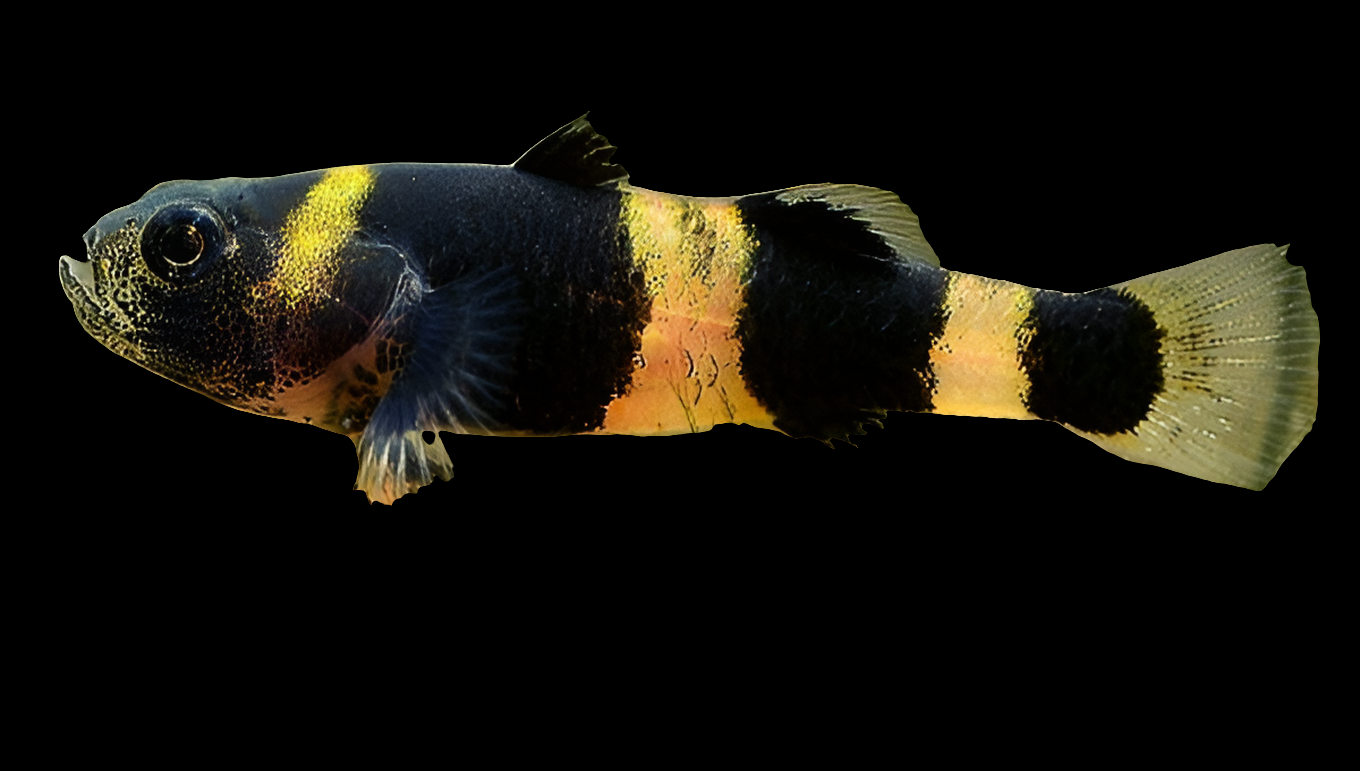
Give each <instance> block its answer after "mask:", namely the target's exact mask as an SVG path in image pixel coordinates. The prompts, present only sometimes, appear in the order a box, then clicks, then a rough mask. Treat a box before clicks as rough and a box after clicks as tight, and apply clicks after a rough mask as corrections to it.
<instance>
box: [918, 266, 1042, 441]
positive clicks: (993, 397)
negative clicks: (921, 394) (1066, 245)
mask: <svg viewBox="0 0 1360 771" xmlns="http://www.w3.org/2000/svg"><path fill="white" fill-rule="evenodd" d="M1033 298H1034V290H1033V289H1030V288H1029V287H1025V286H1021V285H1019V284H1012V283H1011V282H1009V281H998V280H996V279H990V278H983V277H982V276H974V275H970V274H968V273H950V274H949V286H948V289H947V290H946V295H945V302H944V308H945V312H946V313H947V314H948V316H947V319H946V321H945V328H944V333H943V334H942V335H940V339H939V340H938V341H937V342H936V343H935V345H934V347H933V348H931V350H930V365H931V369H932V371H933V373H934V375H935V383H936V387H935V393H934V394H933V397H932V402H933V404H934V412H936V413H939V414H941V415H974V416H977V417H987V418H1020V419H1026V418H1033V417H1034V415H1032V414H1030V412H1029V410H1028V409H1026V407H1025V402H1024V397H1025V395H1026V394H1027V393H1028V390H1029V385H1030V384H1029V378H1028V377H1026V375H1025V373H1024V371H1023V370H1021V368H1020V350H1022V349H1023V348H1024V342H1025V341H1024V340H1023V339H1022V337H1021V335H1023V334H1024V332H1023V330H1022V328H1021V324H1022V323H1023V322H1024V320H1025V317H1026V316H1027V315H1028V314H1029V311H1030V306H1031V305H1032V304H1033V301H1034V299H1033Z"/></svg>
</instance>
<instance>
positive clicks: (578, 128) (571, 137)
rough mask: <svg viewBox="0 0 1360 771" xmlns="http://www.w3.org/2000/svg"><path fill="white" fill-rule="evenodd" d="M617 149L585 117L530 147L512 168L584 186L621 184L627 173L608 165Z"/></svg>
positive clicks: (611, 164) (615, 165)
mask: <svg viewBox="0 0 1360 771" xmlns="http://www.w3.org/2000/svg"><path fill="white" fill-rule="evenodd" d="M589 114H590V113H586V115H589ZM617 149H618V148H617V147H614V146H613V145H611V144H609V140H608V139H605V138H604V137H602V136H600V135H599V134H597V133H595V129H594V127H592V126H591V125H590V121H588V120H586V116H585V115H582V116H581V117H579V118H577V119H576V120H574V121H572V122H571V123H568V124H567V125H565V126H563V127H562V128H560V129H558V130H556V131H554V132H553V133H551V134H549V135H548V136H547V137H546V138H545V139H544V140H543V141H541V142H539V143H538V144H536V145H534V146H533V147H531V148H529V152H527V153H525V154H524V155H521V156H520V158H519V160H517V161H515V162H514V163H513V164H512V166H514V168H516V169H519V170H520V171H527V172H529V173H530V174H537V175H539V176H541V177H549V178H551V179H555V180H557V181H559V182H567V183H570V184H573V185H581V186H583V187H591V186H594V185H609V184H618V183H620V182H623V181H625V180H627V179H628V172H626V171H624V169H623V167H622V166H619V165H618V164H615V163H610V162H609V158H610V157H611V156H612V155H614V151H615V150H617Z"/></svg>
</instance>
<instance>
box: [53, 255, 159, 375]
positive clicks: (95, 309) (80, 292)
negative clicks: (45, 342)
mask: <svg viewBox="0 0 1360 771" xmlns="http://www.w3.org/2000/svg"><path fill="white" fill-rule="evenodd" d="M57 274H58V275H59V276H60V277H61V288H62V291H64V292H65V293H66V299H68V300H70V301H71V307H72V308H73V309H74V310H75V312H76V320H78V321H79V322H80V326H81V327H83V328H84V329H85V331H86V332H88V333H89V334H90V336H91V337H93V338H94V339H96V340H98V341H99V342H100V343H103V344H104V345H105V346H106V347H108V348H111V349H114V350H115V351H117V352H118V353H119V354H120V355H123V356H127V357H129V358H133V357H134V355H135V354H137V353H139V352H138V351H137V350H136V347H135V346H132V345H130V344H128V343H127V342H126V341H124V340H122V339H121V338H122V336H121V335H119V334H118V331H117V330H118V329H120V328H122V327H123V326H124V325H122V324H120V323H119V314H118V313H116V312H115V311H114V309H113V308H111V307H109V303H108V302H107V301H101V299H100V297H99V293H98V291H97V289H96V287H97V281H96V279H95V271H94V263H93V261H91V260H86V261H83V262H82V261H80V260H76V259H73V258H71V257H67V256H65V255H62V257H61V261H60V262H59V263H58V265H57Z"/></svg>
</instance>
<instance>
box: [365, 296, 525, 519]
mask: <svg viewBox="0 0 1360 771" xmlns="http://www.w3.org/2000/svg"><path fill="white" fill-rule="evenodd" d="M516 286H517V284H516V282H515V280H514V277H513V275H512V274H511V273H510V272H509V271H508V270H502V271H493V272H491V273H488V274H484V275H481V276H476V277H464V278H460V279H458V280H456V281H454V282H451V283H449V284H446V285H444V286H442V287H440V288H438V289H435V290H432V291H428V292H426V293H425V294H424V296H423V297H422V298H421V300H420V307H419V308H418V309H417V310H416V311H415V312H414V313H413V314H412V316H413V324H414V329H413V330H412V337H413V350H412V353H411V355H410V358H409V361H408V362H407V364H406V366H405V368H403V369H402V371H401V372H400V373H399V374H398V375H397V377H396V379H395V380H394V381H393V383H392V387H391V389H389V391H388V392H387V395H386V396H384V397H383V400H382V402H381V403H379V405H378V408H377V410H375V411H374V413H373V417H372V418H371V419H370V421H369V424H368V427H367V428H365V429H364V433H363V435H362V436H361V437H360V439H359V442H358V449H359V477H358V479H357V481H356V483H355V489H359V490H363V491H364V492H365V493H367V494H368V496H369V498H370V499H371V500H373V501H375V502H381V503H391V502H392V501H394V500H396V499H397V498H399V497H401V496H402V495H405V494H406V493H408V492H415V491H416V490H418V489H419V488H421V487H423V486H424V485H427V484H429V483H430V482H432V481H433V480H434V479H435V478H439V479H445V480H447V479H449V478H451V477H452V476H453V462H452V461H451V460H450V458H449V455H448V452H447V451H446V450H445V449H444V445H443V443H442V442H440V441H439V438H438V436H437V433H436V437H435V442H434V444H426V443H425V441H424V439H423V438H422V432H424V431H434V432H439V431H451V432H454V433H489V432H491V431H493V430H494V429H495V428H496V420H495V418H494V411H495V410H496V408H497V407H499V406H500V404H501V400H502V399H503V398H504V389H503V387H502V386H501V384H502V383H503V382H504V381H505V379H506V377H507V376H508V374H509V371H510V363H509V362H510V357H511V356H512V355H513V351H514V346H515V341H516V338H517V329H518V326H517V324H516V314H517V313H518V303H517V301H516V299H515V288H516Z"/></svg>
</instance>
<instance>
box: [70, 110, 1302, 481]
mask: <svg viewBox="0 0 1360 771" xmlns="http://www.w3.org/2000/svg"><path fill="white" fill-rule="evenodd" d="M613 152H614V148H613V147H611V146H610V145H609V144H608V143H607V141H606V140H605V139H604V138H603V137H601V136H599V135H598V134H596V133H595V132H594V131H593V130H592V129H591V127H590V125H589V123H587V122H586V121H585V120H584V118H582V119H578V120H577V121H573V122H572V123H571V124H568V125H567V126H565V127H563V128H562V129H561V130H559V131H557V132H555V133H554V134H553V135H551V136H550V137H548V138H547V139H545V140H544V141H543V142H541V143H539V144H538V145H536V146H535V147H534V148H533V149H531V150H530V151H529V152H528V153H526V154H525V155H524V156H523V157H522V158H520V159H519V161H517V162H516V163H515V164H513V165H511V166H504V167H502V166H480V165H442V164H377V165H370V166H355V167H345V168H337V169H331V170H323V171H317V172H309V173H305V174H294V175H288V176H284V177H276V178H269V179H250V180H247V179H225V180H217V181H212V182H172V183H166V184H163V185H159V186H157V187H156V188H153V189H152V190H151V191H149V192H148V193H147V194H146V195H145V196H144V197H143V198H142V199H141V200H139V201H138V202H137V203H135V204H133V205H131V206H129V207H126V208H124V209H120V210H118V211H116V212H114V213H112V214H110V215H108V216H106V217H104V218H103V219H101V220H100V222H99V223H98V224H97V225H96V226H95V227H94V228H93V229H91V231H90V232H89V233H88V234H87V236H86V241H87V251H88V261H87V262H77V261H75V260H72V259H70V258H62V261H61V263H60V275H61V280H62V285H63V288H64V289H65V291H66V293H67V295H68V297H69V299H70V300H71V302H72V304H73V306H74V308H75V311H76V315H77V317H78V318H79V319H80V321H81V323H82V325H83V326H84V327H85V329H86V330H87V331H88V332H90V334H91V335H93V336H94V337H95V338H96V339H98V340H100V341H101V342H102V343H104V344H105V345H106V346H108V347H109V348H110V349H112V350H114V351H115V352H117V353H119V354H120V355H123V356H125V357H127V358H130V359H132V360H134V361H137V362H138V363H140V364H142V365H143V366H145V367H147V368H148V369H151V370H152V371H155V372H157V373H158V374H161V375H164V376H165V377H167V378H170V379H172V380H174V381H176V382H178V383H180V384H182V385H185V386H187V387H190V388H192V389H194V390H196V391H199V392H200V393H203V394H205V395H208V396H210V397H212V398H214V399H216V400H218V401H221V402H223V403H226V404H228V405H230V406H233V407H236V408H238V409H243V410H247V411H250V412H256V413H259V414H267V415H271V416H275V417H282V418H286V419H289V420H296V421H301V422H306V423H311V424H313V425H318V426H320V427H323V428H326V429H328V430H331V431H335V432H338V433H342V434H345V435H347V436H349V437H350V438H351V439H352V440H354V441H355V443H356V445H357V447H358V452H359V458H360V469H359V478H358V480H357V483H356V487H357V488H359V489H362V490H364V491H365V492H366V493H367V494H368V496H369V497H370V498H371V499H373V500H376V501H383V502H391V501H392V500H395V499H396V498H397V497H399V496H401V495H403V494H405V493H406V492H410V491H413V490H415V489H418V488H419V487H420V486H422V485H425V484H428V483H429V482H431V481H432V480H433V479H434V478H448V477H449V476H450V475H451V474H452V461H451V459H450V458H449V457H448V455H447V453H446V452H445V451H444V448H443V446H442V444H440V443H439V442H436V443H434V444H433V445H431V444H426V443H425V442H424V441H422V439H421V433H422V432H423V431H426V430H433V431H437V430H446V431H454V432H467V433H483V434H500V435H519V436H543V435H561V434H578V433H626V434H643V435H656V434H673V433H683V432H694V431H704V430H707V429H709V428H711V427H712V426H714V425H716V424H718V423H728V422H732V423H747V424H750V425H754V426H759V427H762V428H771V429H775V430H779V431H783V432H784V433H787V434H790V435H792V436H800V437H802V436H808V437H814V438H817V439H820V440H823V441H829V440H830V439H836V438H839V439H847V440H848V439H849V437H851V436H853V435H856V434H861V433H863V430H864V427H865V426H866V425H867V424H873V423H875V422H876V421H877V420H879V419H880V418H881V417H882V416H884V414H885V413H886V411H889V410H901V411H917V412H938V413H942V414H953V415H976V416H990V417H1008V418H1041V419H1046V420H1052V421H1056V422H1058V423H1061V424H1063V425H1065V426H1066V427H1068V428H1069V429H1072V430H1074V431H1076V432H1077V433H1080V434H1082V435H1083V436H1086V437H1087V438H1089V439H1091V440H1092V441H1094V442H1096V443H1097V444H1099V445H1101V446H1102V447H1104V448H1105V449H1107V450H1109V451H1111V452H1114V453H1116V454H1118V455H1120V456H1122V457H1125V458H1128V459H1131V460H1135V461H1139V462H1143V463H1150V464H1153V465H1157V466H1162V467H1165V468H1169V469H1172V470H1175V471H1179V472H1182V473H1187V474H1191V475H1193V476H1196V477H1200V478H1204V479H1208V480H1212V481H1217V482H1225V483H1229V484H1235V485H1239V486H1243V487H1249V488H1256V489H1260V488H1261V487H1263V486H1264V485H1265V484H1266V483H1267V482H1268V481H1269V480H1270V478H1271V477H1272V476H1273V475H1274V473H1275V471H1276V470H1277V469H1278V468H1279V465H1280V464H1281V463H1282V462H1283V461H1284V459H1285V458H1286V457H1287V456H1288V454H1289V453H1290V451H1291V450H1292V449H1293V448H1294V447H1295V446H1297V444H1298V443H1299V441H1301V439H1302V438H1303V436H1304V434H1306V433H1307V431H1308V430H1309V428H1310V427H1311V425H1312V422H1313V418H1314V415H1315V413H1316V394H1317V352H1318V339H1319V338H1318V323H1317V318H1316V315H1315V314H1314V313H1313V311H1312V308H1311V305H1310V302H1309V298H1308V291H1307V285H1306V283H1305V280H1304V274H1303V270H1302V269H1301V268H1297V267H1293V266H1290V265H1289V263H1288V262H1286V261H1285V259H1284V254H1285V248H1277V247H1273V246H1258V247H1251V248H1248V249H1240V250H1237V251H1234V252H1229V253H1226V254H1223V255H1219V256H1218V257H1214V258H1211V259H1208V260H1202V261H1200V262H1197V263H1194V264H1191V265H1187V266H1185V267H1182V268H1177V269H1174V270H1170V271H1165V272H1163V273H1159V274H1155V275H1153V276H1148V277H1145V278H1142V279H1136V280H1134V281H1129V282H1126V283H1124V284H1119V285H1116V286H1113V287H1110V288H1107V289H1099V290H1095V291H1093V292H1087V293H1084V294H1076V295H1069V294H1063V293H1059V292H1048V291H1043V290H1034V289H1029V288H1027V287H1023V286H1019V285H1017V284H1012V283H1009V282H1005V281H999V280H995V279H989V278H983V277H980V276H973V275H969V274H966V273H959V272H952V271H946V270H944V269H942V268H941V267H940V265H939V261H938V259H937V258H936V257H935V255H934V253H933V251H932V250H931V248H930V246H929V245H928V244H927V242H926V241H925V239H924V237H923V235H922V233H921V229H920V226H919V224H918V222H917V220H916V217H915V215H914V214H913V213H912V212H911V210H910V209H909V208H908V207H907V206H905V205H903V204H902V203H901V202H900V201H899V200H898V199H897V197H896V196H895V195H893V194H892V193H889V192H886V191H882V190H876V189H872V188H866V187H859V186H854V185H809V186H804V187H799V188H792V189H788V190H781V191H775V192H771V193H763V194H757V195H748V196H740V197H733V198H702V199H700V198H688V197H683V196H675V195H668V194H664V193H656V192H652V191H647V190H643V189H640V188H634V187H631V186H629V185H628V184H627V182H626V179H627V177H626V174H625V173H624V171H623V169H622V168H621V167H619V166H617V165H614V164H612V163H611V162H610V159H611V157H612V154H613Z"/></svg>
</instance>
